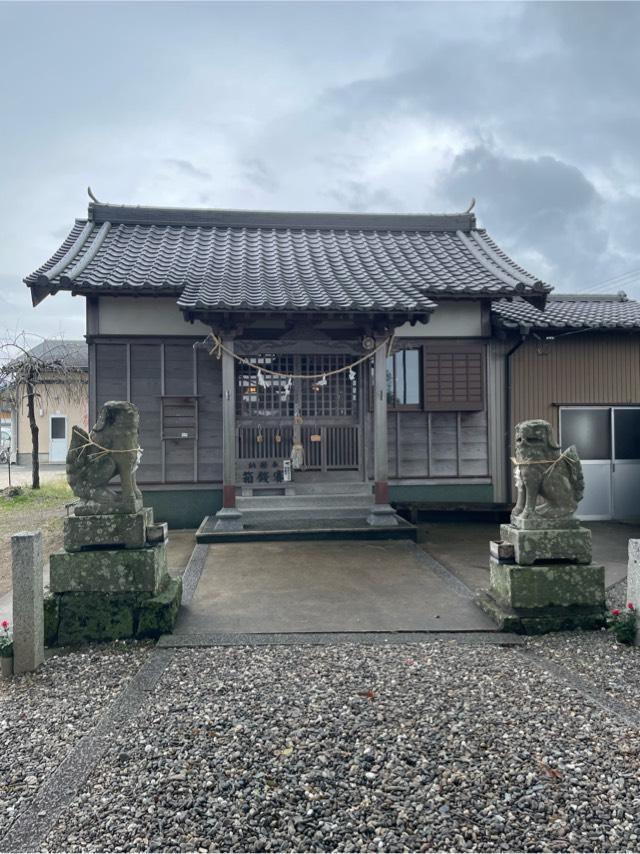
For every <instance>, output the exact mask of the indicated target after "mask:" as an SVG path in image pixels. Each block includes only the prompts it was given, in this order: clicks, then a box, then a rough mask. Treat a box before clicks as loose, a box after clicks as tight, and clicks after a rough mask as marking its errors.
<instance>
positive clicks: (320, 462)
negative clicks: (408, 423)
mask: <svg viewBox="0 0 640 854" xmlns="http://www.w3.org/2000/svg"><path fill="white" fill-rule="evenodd" d="M248 360H249V361H250V362H251V366H249V365H244V364H242V363H239V364H238V367H237V371H236V377H237V389H236V427H237V458H238V462H239V464H240V465H242V463H243V461H254V460H257V461H261V460H274V461H277V460H284V459H288V458H290V457H291V451H292V447H293V443H294V442H298V441H299V442H300V443H301V444H302V447H303V464H302V469H301V471H303V472H316V473H317V474H318V475H329V474H330V473H332V472H339V471H352V472H353V471H356V472H357V471H360V470H361V457H362V451H361V446H362V436H361V430H362V425H361V408H362V397H363V395H362V391H361V380H362V371H361V369H360V367H357V368H355V369H354V370H353V371H349V370H341V369H344V368H345V367H346V366H348V365H349V364H350V362H351V361H352V360H353V357H352V356H347V355H343V354H339V353H328V354H310V355H295V356H294V355H286V354H285V355H279V354H273V355H261V356H253V357H248ZM261 367H262V368H265V369H267V368H269V369H271V370H274V371H278V372H280V373H282V374H284V375H285V376H282V377H280V376H274V375H273V374H269V373H266V372H263V373H262V375H261V377H258V373H257V369H258V368H261ZM332 371H339V373H332ZM301 375H302V376H305V377H306V376H308V375H318V376H319V379H316V380H308V379H301V378H300V376H301ZM323 375H324V379H322V376H323ZM289 376H292V377H294V378H293V379H292V380H291V382H289V379H288V377H289ZM294 479H295V475H294Z"/></svg>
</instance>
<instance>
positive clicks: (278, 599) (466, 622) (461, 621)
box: [176, 541, 495, 634]
mask: <svg viewBox="0 0 640 854" xmlns="http://www.w3.org/2000/svg"><path fill="white" fill-rule="evenodd" d="M189 583H190V581H189V578H188V577H187V578H186V579H185V584H186V585H188V584H189ZM494 630H495V626H494V624H493V623H492V622H491V620H490V619H489V618H488V617H487V616H486V615H485V614H483V613H482V612H481V611H480V610H479V609H478V608H476V606H475V605H474V604H473V601H472V596H471V591H470V590H468V589H467V588H466V587H465V586H464V585H463V584H461V583H460V582H459V581H457V579H456V578H455V577H454V576H453V575H452V574H451V573H449V572H448V571H447V570H445V569H444V568H443V567H442V566H440V565H439V564H438V563H437V562H436V561H434V560H433V559H431V558H430V557H429V556H428V555H426V554H425V553H424V552H423V551H422V550H421V549H419V548H417V547H416V545H415V544H414V543H411V542H406V541H377V542H376V541H371V542H369V541H360V542H335V541H334V542H302V543H300V542H288V543H233V544H217V545H211V546H209V547H208V551H207V552H206V553H205V560H204V567H203V568H202V575H201V577H200V580H199V583H198V585H197V588H196V589H195V593H194V595H193V599H192V601H191V602H190V603H188V604H187V605H186V606H185V607H184V608H183V609H182V612H181V615H180V617H179V620H178V625H177V627H176V632H177V633H178V634H193V633H197V634H202V633H207V632H210V633H229V632H232V633H233V632H239V633H251V632H258V633H260V632H273V633H281V632H394V631H425V632H437V631H440V632H443V631H444V632H446V631H494Z"/></svg>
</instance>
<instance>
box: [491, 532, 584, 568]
mask: <svg viewBox="0 0 640 854" xmlns="http://www.w3.org/2000/svg"><path fill="white" fill-rule="evenodd" d="M500 536H501V537H502V540H503V541H505V542H507V543H510V544H511V545H512V546H513V548H514V558H515V562H516V563H519V564H524V565H530V564H533V563H536V561H551V560H564V561H567V562H569V563H587V564H588V563H591V531H590V530H589V529H588V528H582V527H577V528H569V529H564V530H556V529H546V530H537V531H536V530H533V531H532V530H520V529H518V528H516V527H514V526H513V525H501V526H500Z"/></svg>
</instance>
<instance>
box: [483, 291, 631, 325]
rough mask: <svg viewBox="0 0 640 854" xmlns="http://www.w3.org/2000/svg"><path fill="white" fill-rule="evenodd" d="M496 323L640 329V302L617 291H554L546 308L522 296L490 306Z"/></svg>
mask: <svg viewBox="0 0 640 854" xmlns="http://www.w3.org/2000/svg"><path fill="white" fill-rule="evenodd" d="M491 312H492V315H493V319H494V323H496V324H497V325H498V326H502V327H503V328H512V329H514V328H519V327H521V326H528V327H530V328H532V329H540V330H545V329H554V330H562V329H567V330H572V329H640V302H638V301H637V300H632V299H629V297H628V296H627V295H626V294H625V293H624V292H623V291H620V292H619V293H617V294H551V296H550V297H549V298H548V301H547V305H546V307H545V309H544V310H542V311H541V310H539V309H537V308H534V306H532V305H530V304H529V303H528V302H525V301H524V300H522V299H514V300H506V299H503V300H499V301H498V302H495V303H493V305H492V306H491Z"/></svg>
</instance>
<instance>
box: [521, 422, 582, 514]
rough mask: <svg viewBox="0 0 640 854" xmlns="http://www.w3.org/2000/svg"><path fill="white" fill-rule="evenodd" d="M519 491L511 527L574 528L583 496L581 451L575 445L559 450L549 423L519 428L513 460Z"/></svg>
mask: <svg viewBox="0 0 640 854" xmlns="http://www.w3.org/2000/svg"><path fill="white" fill-rule="evenodd" d="M512 462H513V466H514V477H515V481H516V489H517V491H518V495H517V501H516V505H515V507H514V508H513V510H512V512H511V524H512V525H516V527H518V528H521V529H523V530H526V529H529V530H531V529H537V528H547V529H548V528H550V527H553V528H572V527H576V526H577V525H578V524H579V523H578V520H577V519H576V518H575V517H574V513H575V512H576V509H577V507H578V504H579V503H580V501H581V500H582V497H583V495H584V477H583V475H582V463H581V462H580V459H579V457H578V452H577V451H576V449H575V447H574V446H573V445H572V446H571V447H570V448H567V450H566V451H562V452H561V451H560V445H559V444H558V443H557V442H556V441H554V438H553V432H552V430H551V425H550V424H549V423H548V422H547V421H541V420H535V421H523V422H522V423H521V424H518V425H517V426H516V436H515V456H514V458H513V460H512Z"/></svg>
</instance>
